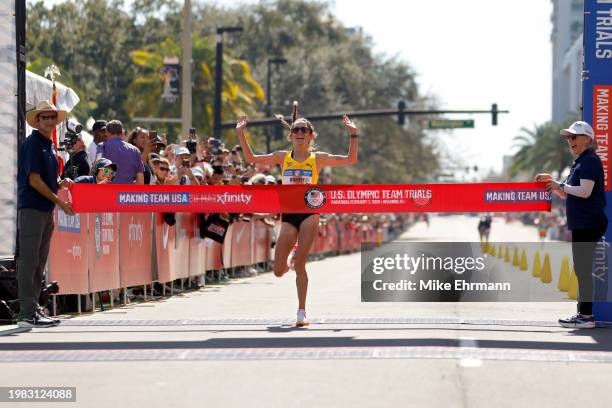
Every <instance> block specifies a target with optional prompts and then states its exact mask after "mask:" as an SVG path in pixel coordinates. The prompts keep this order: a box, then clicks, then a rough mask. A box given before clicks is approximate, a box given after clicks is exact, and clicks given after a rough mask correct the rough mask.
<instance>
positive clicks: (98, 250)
mask: <svg viewBox="0 0 612 408" xmlns="http://www.w3.org/2000/svg"><path fill="white" fill-rule="evenodd" d="M118 226H119V220H118V217H117V214H116V213H95V214H89V243H90V245H89V291H90V292H99V291H102V290H108V289H118V288H119V287H121V282H120V277H119V238H118V237H119V234H118V232H119V230H118Z"/></svg>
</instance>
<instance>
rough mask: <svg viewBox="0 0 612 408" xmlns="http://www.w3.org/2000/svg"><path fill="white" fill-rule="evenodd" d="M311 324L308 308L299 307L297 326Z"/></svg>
mask: <svg viewBox="0 0 612 408" xmlns="http://www.w3.org/2000/svg"><path fill="white" fill-rule="evenodd" d="M309 324H310V322H309V321H308V319H307V318H306V310H304V309H298V311H297V320H296V322H295V325H296V326H297V327H304V326H308V325H309Z"/></svg>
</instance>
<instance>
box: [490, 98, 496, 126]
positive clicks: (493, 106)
mask: <svg viewBox="0 0 612 408" xmlns="http://www.w3.org/2000/svg"><path fill="white" fill-rule="evenodd" d="M491 124H492V125H493V126H497V104H496V103H494V104H493V105H491Z"/></svg>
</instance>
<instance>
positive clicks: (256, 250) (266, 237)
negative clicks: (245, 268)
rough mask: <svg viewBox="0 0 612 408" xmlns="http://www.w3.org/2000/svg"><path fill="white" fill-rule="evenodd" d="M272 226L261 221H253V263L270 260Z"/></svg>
mask: <svg viewBox="0 0 612 408" xmlns="http://www.w3.org/2000/svg"><path fill="white" fill-rule="evenodd" d="M270 228H271V227H270V226H268V225H267V224H266V223H264V222H263V221H261V220H258V221H253V258H252V263H254V264H256V263H261V262H266V261H267V260H268V249H269V247H270V231H269V230H270Z"/></svg>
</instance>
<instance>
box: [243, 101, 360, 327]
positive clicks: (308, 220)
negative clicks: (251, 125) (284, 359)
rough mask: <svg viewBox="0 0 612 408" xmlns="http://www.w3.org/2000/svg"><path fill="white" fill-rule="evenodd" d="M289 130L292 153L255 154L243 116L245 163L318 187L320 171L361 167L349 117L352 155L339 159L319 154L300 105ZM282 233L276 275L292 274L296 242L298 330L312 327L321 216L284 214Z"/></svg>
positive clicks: (287, 181)
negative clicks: (313, 256) (313, 255)
mask: <svg viewBox="0 0 612 408" xmlns="http://www.w3.org/2000/svg"><path fill="white" fill-rule="evenodd" d="M279 119H280V120H281V123H282V124H283V126H284V127H285V128H287V129H288V130H289V131H290V134H289V140H290V141H291V142H292V144H293V149H292V150H290V151H285V150H279V151H276V152H274V153H270V154H260V155H255V154H253V150H251V147H250V146H249V144H248V142H247V140H246V137H245V135H244V129H245V128H246V126H247V123H248V118H247V117H246V116H242V117H241V118H240V120H239V121H238V123H237V124H236V133H237V135H238V140H239V141H240V145H241V146H242V151H243V153H244V159H245V161H246V162H248V163H254V164H263V165H268V166H275V165H280V166H281V167H282V183H283V184H317V180H318V178H319V169H322V168H323V167H326V166H330V167H336V166H344V165H347V164H354V163H357V126H355V124H354V123H353V121H351V120H350V119H349V118H348V116H346V115H344V117H343V118H342V122H343V123H344V126H345V127H346V129H347V130H348V131H349V134H350V144H349V151H348V155H346V156H342V155H335V154H329V153H325V152H315V151H314V149H313V141H314V139H315V138H316V137H317V133H316V132H315V130H314V127H313V126H312V123H310V121H309V120H308V119H306V118H298V106H297V102H293V114H292V120H291V123H290V124H289V123H287V122H286V121H285V120H284V119H282V118H279ZM281 221H282V224H281V231H280V234H279V236H278V239H277V241H276V249H275V252H274V253H275V255H274V275H275V276H277V277H279V278H280V277H281V276H283V275H284V274H285V273H286V272H287V271H288V270H289V268H288V266H287V258H288V256H289V253H290V252H291V250H292V249H293V247H294V245H295V243H296V241H297V242H299V246H298V247H297V250H296V252H295V257H294V263H295V264H294V268H295V273H296V279H295V283H296V286H297V295H298V310H297V320H296V326H298V327H302V326H307V325H308V320H307V319H306V293H307V290H308V275H307V274H306V261H307V260H308V254H309V252H310V249H311V247H312V244H313V243H314V240H315V237H316V236H317V233H318V226H319V214H282V216H281Z"/></svg>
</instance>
